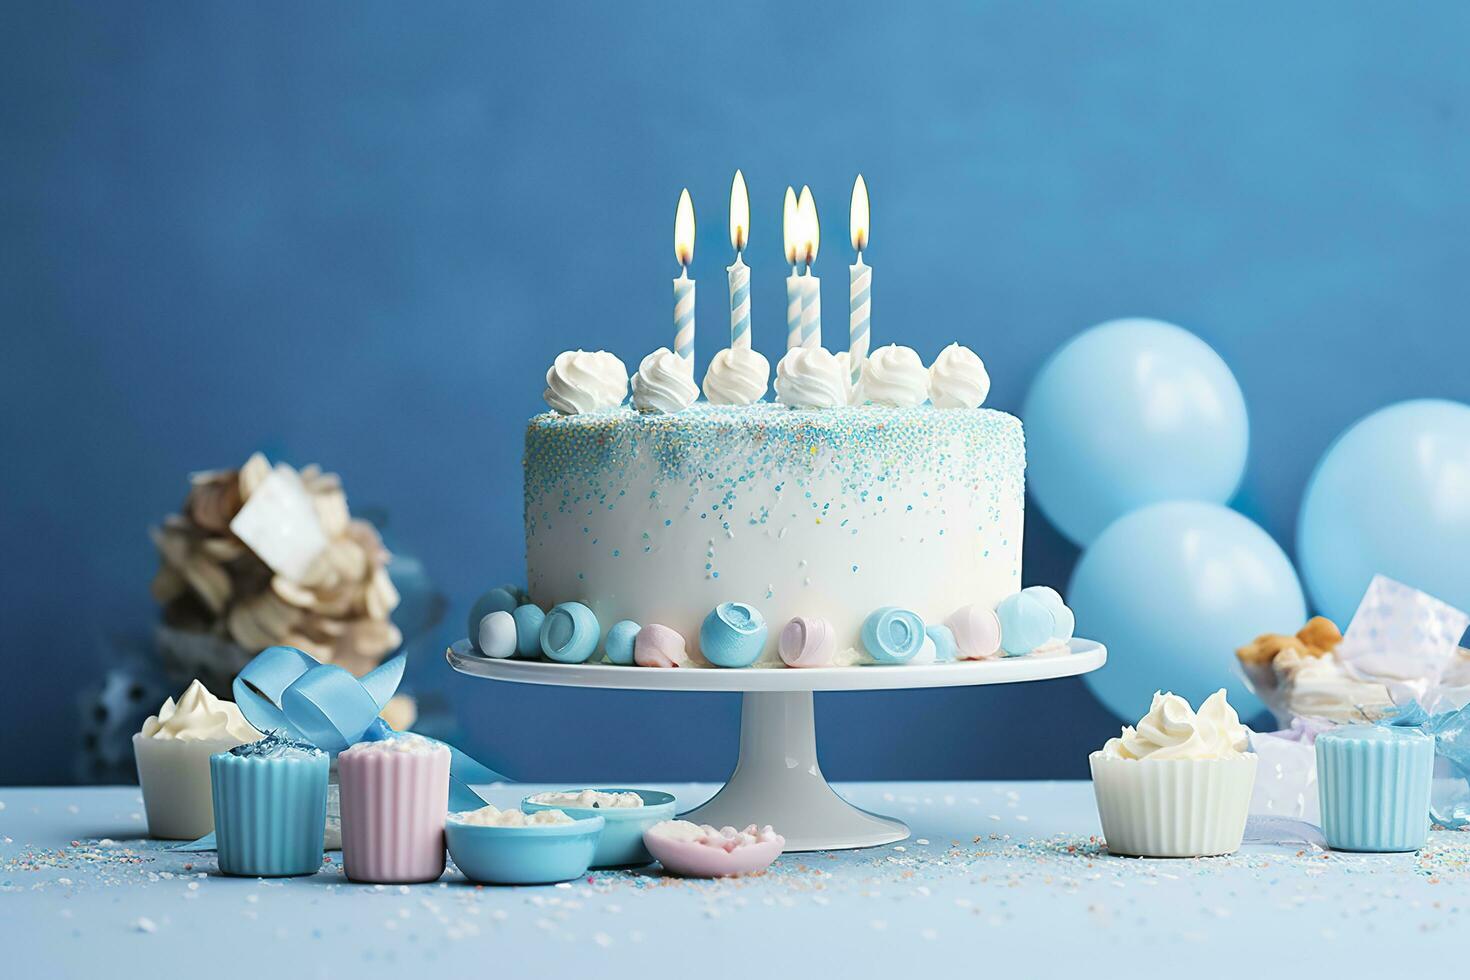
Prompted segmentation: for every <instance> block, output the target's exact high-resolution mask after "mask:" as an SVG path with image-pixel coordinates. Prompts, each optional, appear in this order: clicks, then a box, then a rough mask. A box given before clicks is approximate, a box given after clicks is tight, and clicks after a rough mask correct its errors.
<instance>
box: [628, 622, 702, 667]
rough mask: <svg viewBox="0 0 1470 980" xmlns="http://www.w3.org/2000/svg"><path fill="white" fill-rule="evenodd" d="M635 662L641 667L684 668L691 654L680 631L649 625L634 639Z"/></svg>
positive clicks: (655, 624) (653, 624) (654, 624)
mask: <svg viewBox="0 0 1470 980" xmlns="http://www.w3.org/2000/svg"><path fill="white" fill-rule="evenodd" d="M633 662H634V663H635V664H637V665H638V666H639V667H684V666H687V665H688V663H689V654H688V653H687V652H686V651H685V650H684V637H683V636H681V635H680V634H679V631H678V630H673V629H669V627H667V626H660V625H659V624H657V623H649V624H648V625H647V626H645V627H643V628H642V629H641V630H639V631H638V635H637V636H636V637H634V638H633Z"/></svg>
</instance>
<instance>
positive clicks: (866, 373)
mask: <svg viewBox="0 0 1470 980" xmlns="http://www.w3.org/2000/svg"><path fill="white" fill-rule="evenodd" d="M927 397H929V372H928V371H926V370H924V362H923V361H921V360H919V355H918V352H917V351H915V350H914V349H913V348H912V347H901V346H899V345H898V344H889V345H888V346H887V347H879V348H878V349H877V350H875V351H873V353H871V354H869V355H868V361H867V363H866V364H864V365H863V376H862V379H861V380H860V381H859V382H858V399H857V400H858V401H859V402H872V403H873V404H875V405H888V406H890V407H892V408H912V407H913V406H915V405H921V404H923V402H924V399H925V398H927Z"/></svg>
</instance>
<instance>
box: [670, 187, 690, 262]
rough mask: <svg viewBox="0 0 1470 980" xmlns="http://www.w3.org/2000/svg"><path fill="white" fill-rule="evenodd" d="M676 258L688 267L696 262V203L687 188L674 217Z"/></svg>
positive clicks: (680, 197) (681, 195)
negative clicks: (690, 198)
mask: <svg viewBox="0 0 1470 980" xmlns="http://www.w3.org/2000/svg"><path fill="white" fill-rule="evenodd" d="M674 258H676V259H678V260H679V264H680V265H682V266H686V267H687V266H688V265H689V263H690V262H693V261H694V202H693V201H691V200H689V188H687V187H686V188H684V190H682V191H681V192H680V193H679V211H678V213H677V214H675V215H674Z"/></svg>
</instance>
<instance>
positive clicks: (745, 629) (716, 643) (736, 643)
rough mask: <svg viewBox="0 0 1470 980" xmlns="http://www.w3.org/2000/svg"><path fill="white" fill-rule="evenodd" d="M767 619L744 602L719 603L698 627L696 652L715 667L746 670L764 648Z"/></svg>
mask: <svg viewBox="0 0 1470 980" xmlns="http://www.w3.org/2000/svg"><path fill="white" fill-rule="evenodd" d="M767 632H768V631H767V628H766V617H764V616H762V615H761V611H760V610H759V609H757V608H755V607H754V606H752V605H750V604H749V603H745V602H722V603H720V604H719V605H718V606H716V607H715V608H714V609H713V610H711V611H710V614H709V615H708V616H706V617H704V624H703V625H702V626H700V627H699V649H700V652H701V653H703V654H704V658H705V659H706V660H708V661H709V662H710V663H712V664H714V665H715V666H716V667H749V666H750V665H751V664H753V663H755V661H756V659H757V658H758V657H759V656H760V655H761V651H762V650H763V649H765V646H766V633H767Z"/></svg>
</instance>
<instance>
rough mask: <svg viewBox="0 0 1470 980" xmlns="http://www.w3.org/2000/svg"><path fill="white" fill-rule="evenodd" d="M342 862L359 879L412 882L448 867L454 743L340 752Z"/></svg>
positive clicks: (338, 772)
mask: <svg viewBox="0 0 1470 980" xmlns="http://www.w3.org/2000/svg"><path fill="white" fill-rule="evenodd" d="M337 775H338V779H339V781H340V783H341V795H342V864H343V868H344V869H345V871H346V872H347V877H348V878H349V879H351V880H352V881H359V882H369V883H374V884H408V883H412V882H422V881H433V880H434V879H436V878H438V877H439V876H440V875H442V874H443V873H444V819H445V816H446V814H447V812H448V809H449V750H448V749H446V748H444V747H443V746H438V747H437V748H435V749H433V750H431V751H424V752H384V751H374V750H372V749H370V748H368V747H366V746H364V747H362V748H357V747H354V748H353V749H348V750H347V751H346V752H343V753H342V754H341V755H340V756H338V757H337Z"/></svg>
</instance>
